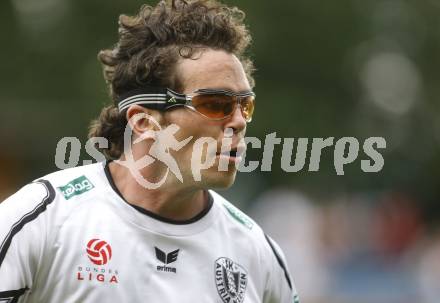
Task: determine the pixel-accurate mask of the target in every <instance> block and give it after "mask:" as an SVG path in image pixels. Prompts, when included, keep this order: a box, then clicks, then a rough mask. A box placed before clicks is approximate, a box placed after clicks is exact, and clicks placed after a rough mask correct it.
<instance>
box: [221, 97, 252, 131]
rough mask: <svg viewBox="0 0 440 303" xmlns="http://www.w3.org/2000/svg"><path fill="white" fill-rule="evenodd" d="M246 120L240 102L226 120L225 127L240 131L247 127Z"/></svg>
mask: <svg viewBox="0 0 440 303" xmlns="http://www.w3.org/2000/svg"><path fill="white" fill-rule="evenodd" d="M246 124H247V123H246V120H245V118H244V116H243V113H242V111H241V106H240V104H237V105H236V106H235V109H234V112H233V113H232V114H231V116H230V117H229V119H227V120H226V123H225V128H228V127H229V128H232V129H233V130H234V133H239V132H241V131H243V130H244V129H245V128H246Z"/></svg>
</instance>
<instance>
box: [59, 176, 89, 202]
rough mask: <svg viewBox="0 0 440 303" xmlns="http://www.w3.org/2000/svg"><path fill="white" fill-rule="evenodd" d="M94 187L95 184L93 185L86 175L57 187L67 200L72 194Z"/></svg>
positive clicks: (78, 193)
mask: <svg viewBox="0 0 440 303" xmlns="http://www.w3.org/2000/svg"><path fill="white" fill-rule="evenodd" d="M94 187H95V186H93V184H92V182H90V181H89V179H87V177H86V176H81V177H79V178H76V179H74V180H72V181H70V182H69V183H67V184H66V185H64V186H60V187H58V189H59V190H60V191H61V193H62V194H63V196H64V198H65V199H66V200H69V199H70V198H72V197H73V196H76V195H80V194H82V193H85V192H87V191H89V190H91V189H92V188H94Z"/></svg>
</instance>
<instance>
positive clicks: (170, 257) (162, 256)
mask: <svg viewBox="0 0 440 303" xmlns="http://www.w3.org/2000/svg"><path fill="white" fill-rule="evenodd" d="M154 249H155V251H156V258H157V259H158V260H159V261H160V262H162V263H163V264H170V263H173V262H176V261H177V256H178V255H179V249H176V250H174V251H172V252H169V253H165V252H164V251H162V250H161V249H159V248H157V247H156V246H155V247H154ZM157 271H165V272H173V273H176V272H177V270H176V268H175V267H169V266H163V265H157Z"/></svg>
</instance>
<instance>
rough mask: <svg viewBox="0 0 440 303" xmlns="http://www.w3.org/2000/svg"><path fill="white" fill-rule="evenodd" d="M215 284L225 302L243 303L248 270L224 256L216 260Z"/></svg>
mask: <svg viewBox="0 0 440 303" xmlns="http://www.w3.org/2000/svg"><path fill="white" fill-rule="evenodd" d="M214 270H215V284H216V286H217V291H218V294H219V295H220V297H221V298H222V301H223V302H224V303H242V302H243V300H244V295H245V291H246V286H247V276H248V274H247V272H246V270H245V269H244V268H243V267H242V266H241V265H239V264H237V263H235V262H234V261H232V260H231V259H228V258H225V257H222V258H218V259H217V260H216V261H215V265H214Z"/></svg>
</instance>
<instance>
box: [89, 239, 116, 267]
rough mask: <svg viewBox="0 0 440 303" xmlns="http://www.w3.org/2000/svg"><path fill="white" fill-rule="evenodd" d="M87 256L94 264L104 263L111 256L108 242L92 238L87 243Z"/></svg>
mask: <svg viewBox="0 0 440 303" xmlns="http://www.w3.org/2000/svg"><path fill="white" fill-rule="evenodd" d="M87 256H88V257H89V259H90V261H92V262H93V264H96V265H105V264H107V262H108V261H110V259H111V258H112V248H111V246H110V244H108V243H107V242H105V241H103V240H100V239H92V240H90V241H89V243H87Z"/></svg>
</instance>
